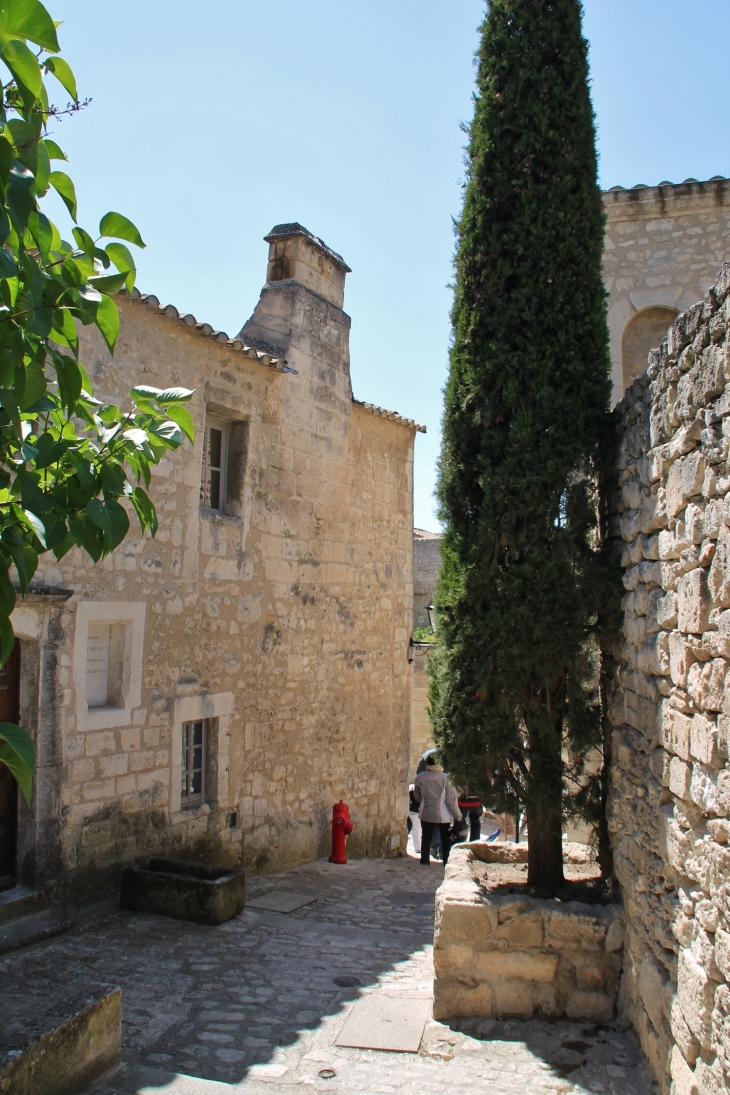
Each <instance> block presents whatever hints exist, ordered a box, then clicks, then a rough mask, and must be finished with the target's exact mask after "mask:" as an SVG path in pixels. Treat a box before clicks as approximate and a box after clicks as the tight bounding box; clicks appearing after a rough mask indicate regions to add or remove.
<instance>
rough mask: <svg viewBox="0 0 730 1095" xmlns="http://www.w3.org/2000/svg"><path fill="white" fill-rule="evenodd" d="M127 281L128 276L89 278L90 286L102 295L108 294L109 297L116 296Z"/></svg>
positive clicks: (104, 275) (107, 275) (114, 275)
mask: <svg viewBox="0 0 730 1095" xmlns="http://www.w3.org/2000/svg"><path fill="white" fill-rule="evenodd" d="M126 280H127V274H126V273H123V274H103V275H102V276H101V277H98V278H89V285H93V286H94V288H95V289H98V290H99V291H100V292H101V293H107V294H108V295H112V296H113V295H114V294H115V293H118V292H119V290H120V289H121V288H123V286H124V283H125V281H126Z"/></svg>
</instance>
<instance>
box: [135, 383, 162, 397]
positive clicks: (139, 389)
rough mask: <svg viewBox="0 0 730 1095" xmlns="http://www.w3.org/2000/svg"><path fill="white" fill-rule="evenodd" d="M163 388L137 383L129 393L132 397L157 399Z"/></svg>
mask: <svg viewBox="0 0 730 1095" xmlns="http://www.w3.org/2000/svg"><path fill="white" fill-rule="evenodd" d="M161 391H162V389H161V388H153V386H152V385H151V384H136V385H135V386H134V388H132V390H131V392H130V393H129V394H130V395H131V397H132V399H157V396H158V395H159V394H160V393H161Z"/></svg>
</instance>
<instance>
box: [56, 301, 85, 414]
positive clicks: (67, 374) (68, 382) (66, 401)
mask: <svg viewBox="0 0 730 1095" xmlns="http://www.w3.org/2000/svg"><path fill="white" fill-rule="evenodd" d="M70 318H71V317H70V316H69V319H70ZM71 323H72V324H73V320H71ZM59 357H61V359H62V360H60V361H58V362H57V363H56V376H57V377H58V394H59V395H60V397H61V401H62V403H63V405H64V407H67V408H68V412H69V414H73V413H74V411H75V409H76V404H77V403H78V401H79V398H80V396H81V384H82V378H81V370H80V369H79V366H78V362H77V361H75V360H74V358H72V357H66V356H63V355H59Z"/></svg>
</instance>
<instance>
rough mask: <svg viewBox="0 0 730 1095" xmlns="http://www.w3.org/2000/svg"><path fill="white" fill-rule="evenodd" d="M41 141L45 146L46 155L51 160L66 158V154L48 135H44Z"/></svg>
mask: <svg viewBox="0 0 730 1095" xmlns="http://www.w3.org/2000/svg"><path fill="white" fill-rule="evenodd" d="M43 143H44V144H45V146H46V151H47V152H48V156H49V158H50V159H52V160H67V159H68V156H67V155H66V153H65V152H64V151H63V149H62V148H61V147H60V145H57V144H56V142H55V141H52V140H51V138H50V137H45V138H44V140H43Z"/></svg>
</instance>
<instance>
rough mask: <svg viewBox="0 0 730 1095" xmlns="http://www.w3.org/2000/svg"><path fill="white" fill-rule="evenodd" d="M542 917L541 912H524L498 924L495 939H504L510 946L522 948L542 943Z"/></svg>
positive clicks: (537, 945) (538, 945)
mask: <svg viewBox="0 0 730 1095" xmlns="http://www.w3.org/2000/svg"><path fill="white" fill-rule="evenodd" d="M542 926H543V918H542V913H541V912H532V913H525V914H523V915H521V916H515V917H514V918H513V919H511V920H508V921H506V922H505V923H503V924H500V925H499V927H498V928H497V930H496V932H495V933H494V937H495V939H504V940H505V942H506V943H508V944H509V946H510V947H511V948H515V949H519V950H524V949H529V948H533V947H540V946H541V945H542Z"/></svg>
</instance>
